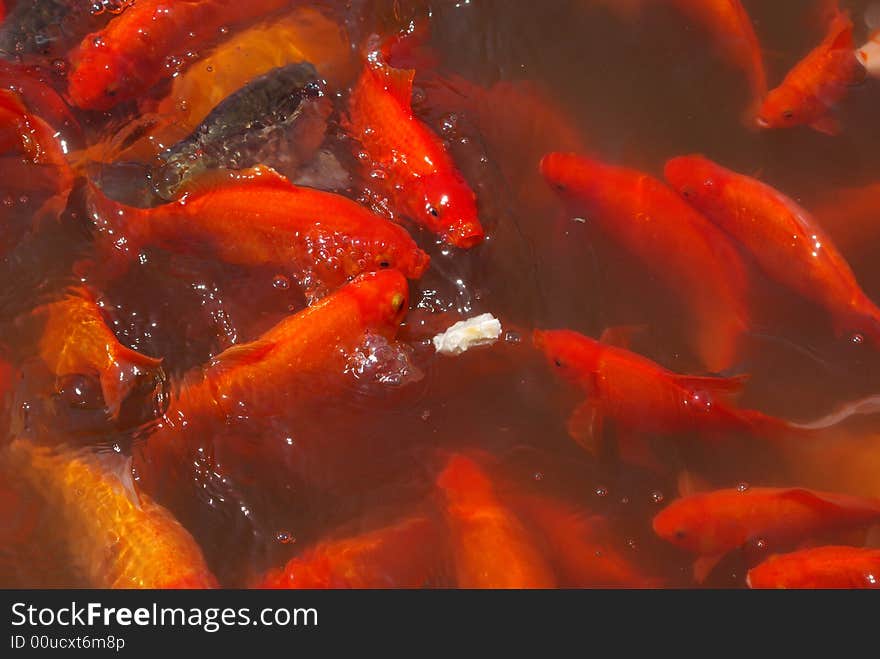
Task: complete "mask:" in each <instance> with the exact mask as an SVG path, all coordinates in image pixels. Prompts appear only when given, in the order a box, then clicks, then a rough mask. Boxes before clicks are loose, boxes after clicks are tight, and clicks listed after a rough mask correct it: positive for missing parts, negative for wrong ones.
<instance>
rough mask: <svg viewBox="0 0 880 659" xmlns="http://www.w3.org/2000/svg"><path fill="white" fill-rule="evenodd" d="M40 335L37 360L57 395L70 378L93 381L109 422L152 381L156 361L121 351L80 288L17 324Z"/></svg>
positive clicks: (135, 353)
mask: <svg viewBox="0 0 880 659" xmlns="http://www.w3.org/2000/svg"><path fill="white" fill-rule="evenodd" d="M22 323H23V324H24V325H26V326H27V327H29V328H32V329H33V331H34V332H35V333H40V332H41V333H40V334H39V336H40V338H39V342H38V348H37V350H38V355H39V358H40V359H41V360H42V361H43V363H44V364H45V365H46V367H47V368H48V369H49V371H50V372H51V373H52V374H53V375H54V376H55V381H56V388H57V389H58V390H60V389H61V388H62V387H63V386H64V383H65V381H66V380H67V379H68V378H70V377H71V376H79V375H83V376H89V377H95V378H97V379H98V381H99V382H100V383H101V391H102V392H103V396H104V403H105V404H106V406H107V410H108V411H109V412H110V415H111V417H113V418H116V417H117V416H118V415H119V409H120V407H121V405H122V403H123V402H124V401H125V399H126V398H127V397H128V395H129V394H130V393H131V392H132V391H133V390H134V389H135V388H136V387H138V386H139V384H140V383H141V382H143V381H145V380H147V379H153V378H154V377H155V376H156V374H157V372H158V370H159V369H160V367H161V364H162V360H161V359H154V358H153V357H148V356H146V355H142V354H141V353H139V352H136V351H134V350H132V349H131V348H129V347H127V346H124V345H123V344H122V343H120V342H119V339H117V338H116V335H115V334H114V333H113V331H112V330H111V329H110V328H109V327H107V323H106V322H105V320H104V316H103V314H102V313H101V309H100V307H98V305H97V303H96V302H95V300H94V298H93V297H92V295H91V293H89V292H88V291H87V290H86V289H84V288H78V289H75V290H72V291H70V292H69V293H68V294H67V295H65V297H64V298H63V299H61V300H58V301H57V302H52V303H51V304H47V305H44V306H42V307H38V308H37V309H35V310H34V311H33V313H32V314H31V315H30V317H29V318H27V319H26V320H24V321H22V322H20V324H22Z"/></svg>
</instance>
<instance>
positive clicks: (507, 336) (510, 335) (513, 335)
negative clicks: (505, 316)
mask: <svg viewBox="0 0 880 659" xmlns="http://www.w3.org/2000/svg"><path fill="white" fill-rule="evenodd" d="M504 340H505V341H506V342H507V343H522V337H521V336H520V335H519V332H514V331H513V330H508V331H506V332H505V333H504Z"/></svg>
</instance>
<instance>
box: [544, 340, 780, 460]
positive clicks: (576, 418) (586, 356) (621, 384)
mask: <svg viewBox="0 0 880 659" xmlns="http://www.w3.org/2000/svg"><path fill="white" fill-rule="evenodd" d="M534 343H535V346H536V347H537V348H538V349H539V350H541V351H542V352H543V353H544V356H545V357H546V358H547V362H548V364H550V367H551V368H552V369H553V370H554V371H555V372H556V373H558V374H559V375H560V376H561V377H563V378H564V379H566V380H567V381H569V382H571V383H573V384H575V385H577V386H578V387H580V388H581V389H583V391H584V392H585V393H586V394H587V400H586V401H585V402H584V403H583V404H582V405H581V406H580V407H578V408H577V409H576V410H575V411H574V413H573V414H572V416H571V419H570V420H569V424H568V428H569V433H570V434H571V435H572V437H573V438H574V439H575V440H576V441H578V443H580V444H581V445H582V446H584V447H585V448H587V449H588V450H590V451H591V452H594V453H597V452H598V449H599V447H598V446H597V442H599V441H600V439H601V427H602V423H603V422H604V420H610V421H613V422H614V427H615V428H616V429H617V431H618V434H619V436H620V439H619V451H620V454H621V457H622V458H623V459H624V460H626V461H629V462H633V463H636V464H642V465H643V466H648V467H654V466H655V464H654V463H653V458H652V456H650V455H648V454H646V451H647V449H646V447H645V445H644V443H643V442H642V441H641V438H643V437H646V436H650V435H682V434H688V433H695V434H697V435H700V436H702V437H706V438H718V437H722V438H723V437H724V436H725V435H729V434H730V433H744V434H747V435H750V436H755V435H762V436H763V435H766V436H767V437H768V439H769V438H772V437H773V436H778V435H779V433H780V432H783V431H786V430H788V429H789V428H788V426H787V424H785V422H783V421H780V420H778V419H774V418H773V417H769V416H767V415H765V414H762V413H761V412H757V411H755V410H742V409H738V408H736V407H734V406H732V405H731V404H729V403H728V402H727V400H726V399H727V398H730V397H731V396H732V395H734V394H736V393H737V392H738V391H739V390H740V389H741V387H742V385H743V381H744V380H743V378H712V377H694V376H688V375H679V374H677V373H673V372H672V371H668V370H666V369H665V368H663V367H662V366H660V365H659V364H657V363H655V362H653V361H651V360H650V359H647V358H645V357H642V356H641V355H637V354H636V353H633V352H630V351H629V350H624V349H622V348H616V347H614V346H610V345H605V344H603V343H600V342H599V341H596V340H595V339H591V338H590V337H587V336H584V335H583V334H578V333H577V332H573V331H571V330H550V331H542V330H536V331H535V333H534Z"/></svg>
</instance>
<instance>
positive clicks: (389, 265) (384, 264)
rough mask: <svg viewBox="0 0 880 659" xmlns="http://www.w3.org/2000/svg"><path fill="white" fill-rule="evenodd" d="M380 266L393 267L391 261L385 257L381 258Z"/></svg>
mask: <svg viewBox="0 0 880 659" xmlns="http://www.w3.org/2000/svg"><path fill="white" fill-rule="evenodd" d="M379 267H380V268H390V267H391V261H389V260H388V259H387V258H385V259H381V260H380V261H379Z"/></svg>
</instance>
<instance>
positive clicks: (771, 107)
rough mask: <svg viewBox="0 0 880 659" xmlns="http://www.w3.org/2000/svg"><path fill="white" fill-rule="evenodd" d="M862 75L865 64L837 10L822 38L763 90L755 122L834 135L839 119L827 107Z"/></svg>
mask: <svg viewBox="0 0 880 659" xmlns="http://www.w3.org/2000/svg"><path fill="white" fill-rule="evenodd" d="M864 76H865V68H864V66H862V63H861V62H860V61H859V58H858V57H857V56H856V51H855V44H854V43H853V23H852V21H851V20H850V18H849V16H848V15H847V14H846V13H845V12H837V14H836V15H835V17H834V19H833V20H832V21H831V24H830V25H829V27H828V35H827V36H826V37H825V40H824V41H823V42H822V43H821V44H820V45H819V46H817V47H816V48H815V49H814V50H813V51H812V52H810V54H808V55H807V56H806V57H805V58H804V59H802V60H801V61H800V62H798V64H797V65H796V66H795V67H794V68H793V69H792V70H791V71H789V72H788V75H786V76H785V79H784V80H783V81H782V84H780V85H779V86H778V87H776V88H775V89H772V90H770V93H769V94H767V98H766V99H764V103H763V104H762V106H761V109H760V110H759V111H758V117H757V123H758V126H760V127H761V128H790V127H792V126H810V127H812V128H814V129H815V130H817V131H819V132H821V133H826V134H828V135H836V134H837V133H839V132H840V123H839V122H838V121H837V119H836V118H835V117H834V116H833V115H832V114H831V110H832V109H833V108H834V106H836V105H837V104H838V103H839V102H840V101H841V100H843V98H844V97H845V96H846V94H847V91H848V90H849V88H850V87H851V86H853V85H854V84H856V83H858V82H860V81H861V80H863V79H864Z"/></svg>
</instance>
